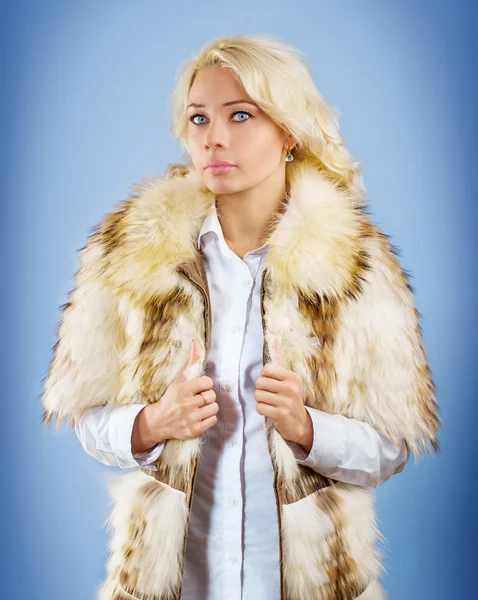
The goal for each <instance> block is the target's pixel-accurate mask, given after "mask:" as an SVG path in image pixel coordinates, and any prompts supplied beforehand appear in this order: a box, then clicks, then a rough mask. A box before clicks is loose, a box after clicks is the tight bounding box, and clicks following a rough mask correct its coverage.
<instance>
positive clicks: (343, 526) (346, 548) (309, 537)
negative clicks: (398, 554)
mask: <svg viewBox="0 0 478 600" xmlns="http://www.w3.org/2000/svg"><path fill="white" fill-rule="evenodd" d="M373 503H374V496H373V495H372V494H371V492H370V490H369V489H368V488H365V487H362V486H354V485H352V484H346V483H343V482H339V481H337V482H335V483H333V484H332V485H330V486H327V487H324V488H321V489H319V490H317V491H315V492H313V493H312V494H309V495H308V496H306V497H305V498H302V499H301V500H298V501H297V502H293V503H291V504H284V505H283V506H282V522H281V525H282V528H281V531H282V538H283V553H284V578H285V584H286V589H287V594H288V595H287V598H288V600H300V599H301V598H307V597H309V596H310V590H311V589H317V588H318V590H320V591H321V592H322V593H323V596H324V597H330V598H341V599H343V600H353V599H355V598H358V597H360V595H361V594H363V593H364V592H365V590H366V588H367V586H368V585H369V584H370V583H371V582H372V581H373V580H374V579H376V578H378V576H379V574H380V571H381V565H380V560H379V559H380V557H381V554H380V553H379V552H378V551H377V549H376V548H375V545H374V544H375V542H376V540H377V535H378V530H377V528H376V523H375V514H374V507H373ZM322 588H323V589H322ZM365 598H366V596H365Z"/></svg>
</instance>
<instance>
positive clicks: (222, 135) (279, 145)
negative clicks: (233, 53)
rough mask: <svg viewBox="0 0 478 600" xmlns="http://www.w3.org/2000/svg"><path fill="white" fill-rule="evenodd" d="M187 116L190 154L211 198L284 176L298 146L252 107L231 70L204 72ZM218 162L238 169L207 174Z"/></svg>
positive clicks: (196, 83)
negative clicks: (211, 164) (290, 152)
mask: <svg viewBox="0 0 478 600" xmlns="http://www.w3.org/2000/svg"><path fill="white" fill-rule="evenodd" d="M238 101H240V102H238ZM250 103H251V104H250ZM191 104H196V105H198V104H199V105H201V106H194V105H193V106H190V105H191ZM187 111H188V120H189V121H188V146H189V153H190V156H191V159H192V162H193V165H194V168H195V170H196V171H197V173H198V174H199V176H200V177H201V181H202V183H203V184H204V185H205V186H206V187H207V188H208V189H209V190H211V191H212V192H213V193H215V194H232V193H237V192H241V191H244V190H247V189H250V188H252V187H255V186H258V185H259V184H261V183H262V182H264V181H265V180H266V179H268V178H269V177H271V176H281V177H284V176H285V161H284V158H285V156H286V154H287V150H288V149H289V148H292V147H293V145H294V142H293V140H292V138H291V136H289V135H288V134H287V133H286V132H284V131H283V130H282V129H281V128H280V127H279V126H278V125H276V124H275V123H274V121H272V119H271V118H270V117H269V116H268V115H267V114H266V113H265V112H263V111H262V110H261V109H260V108H259V107H258V106H257V105H256V104H255V103H254V102H253V100H252V98H251V97H250V96H249V95H248V94H247V93H246V92H245V90H244V88H243V87H242V85H241V83H240V82H239V81H237V79H236V78H235V77H234V75H233V74H232V72H231V71H230V70H229V69H225V68H221V67H218V66H214V67H205V68H203V69H201V71H199V73H198V74H197V76H196V79H195V80H194V83H193V85H192V87H191V90H190V92H189V98H188V109H187ZM215 160H220V161H227V162H229V163H231V164H232V165H234V166H233V167H231V168H229V169H228V170H224V169H213V168H206V165H207V163H208V162H210V161H215Z"/></svg>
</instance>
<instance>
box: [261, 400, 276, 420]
mask: <svg viewBox="0 0 478 600" xmlns="http://www.w3.org/2000/svg"><path fill="white" fill-rule="evenodd" d="M256 411H257V412H258V413H259V414H260V415H262V416H263V417H270V418H271V419H275V418H276V416H277V408H276V407H275V406H271V405H270V404H265V403H263V402H260V403H258V404H257V406H256Z"/></svg>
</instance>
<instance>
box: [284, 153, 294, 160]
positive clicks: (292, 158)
mask: <svg viewBox="0 0 478 600" xmlns="http://www.w3.org/2000/svg"><path fill="white" fill-rule="evenodd" d="M293 160H294V156H293V155H292V153H291V151H290V150H289V154H288V155H287V156H286V157H285V162H291V161H293Z"/></svg>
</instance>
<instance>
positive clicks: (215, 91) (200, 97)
mask: <svg viewBox="0 0 478 600" xmlns="http://www.w3.org/2000/svg"><path fill="white" fill-rule="evenodd" d="M239 98H242V99H244V100H250V101H252V98H250V96H249V95H248V94H247V93H246V91H245V90H244V87H243V85H242V83H241V82H240V81H238V79H237V78H236V76H235V75H234V73H233V72H232V71H231V70H230V69H227V68H223V67H218V66H214V67H204V68H203V69H201V70H200V71H199V73H198V74H197V75H196V78H195V80H194V82H193V84H192V86H191V89H190V90H189V96H188V101H189V102H195V103H198V104H207V103H212V102H213V101H215V102H218V103H220V102H224V101H226V100H235V99H239Z"/></svg>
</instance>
